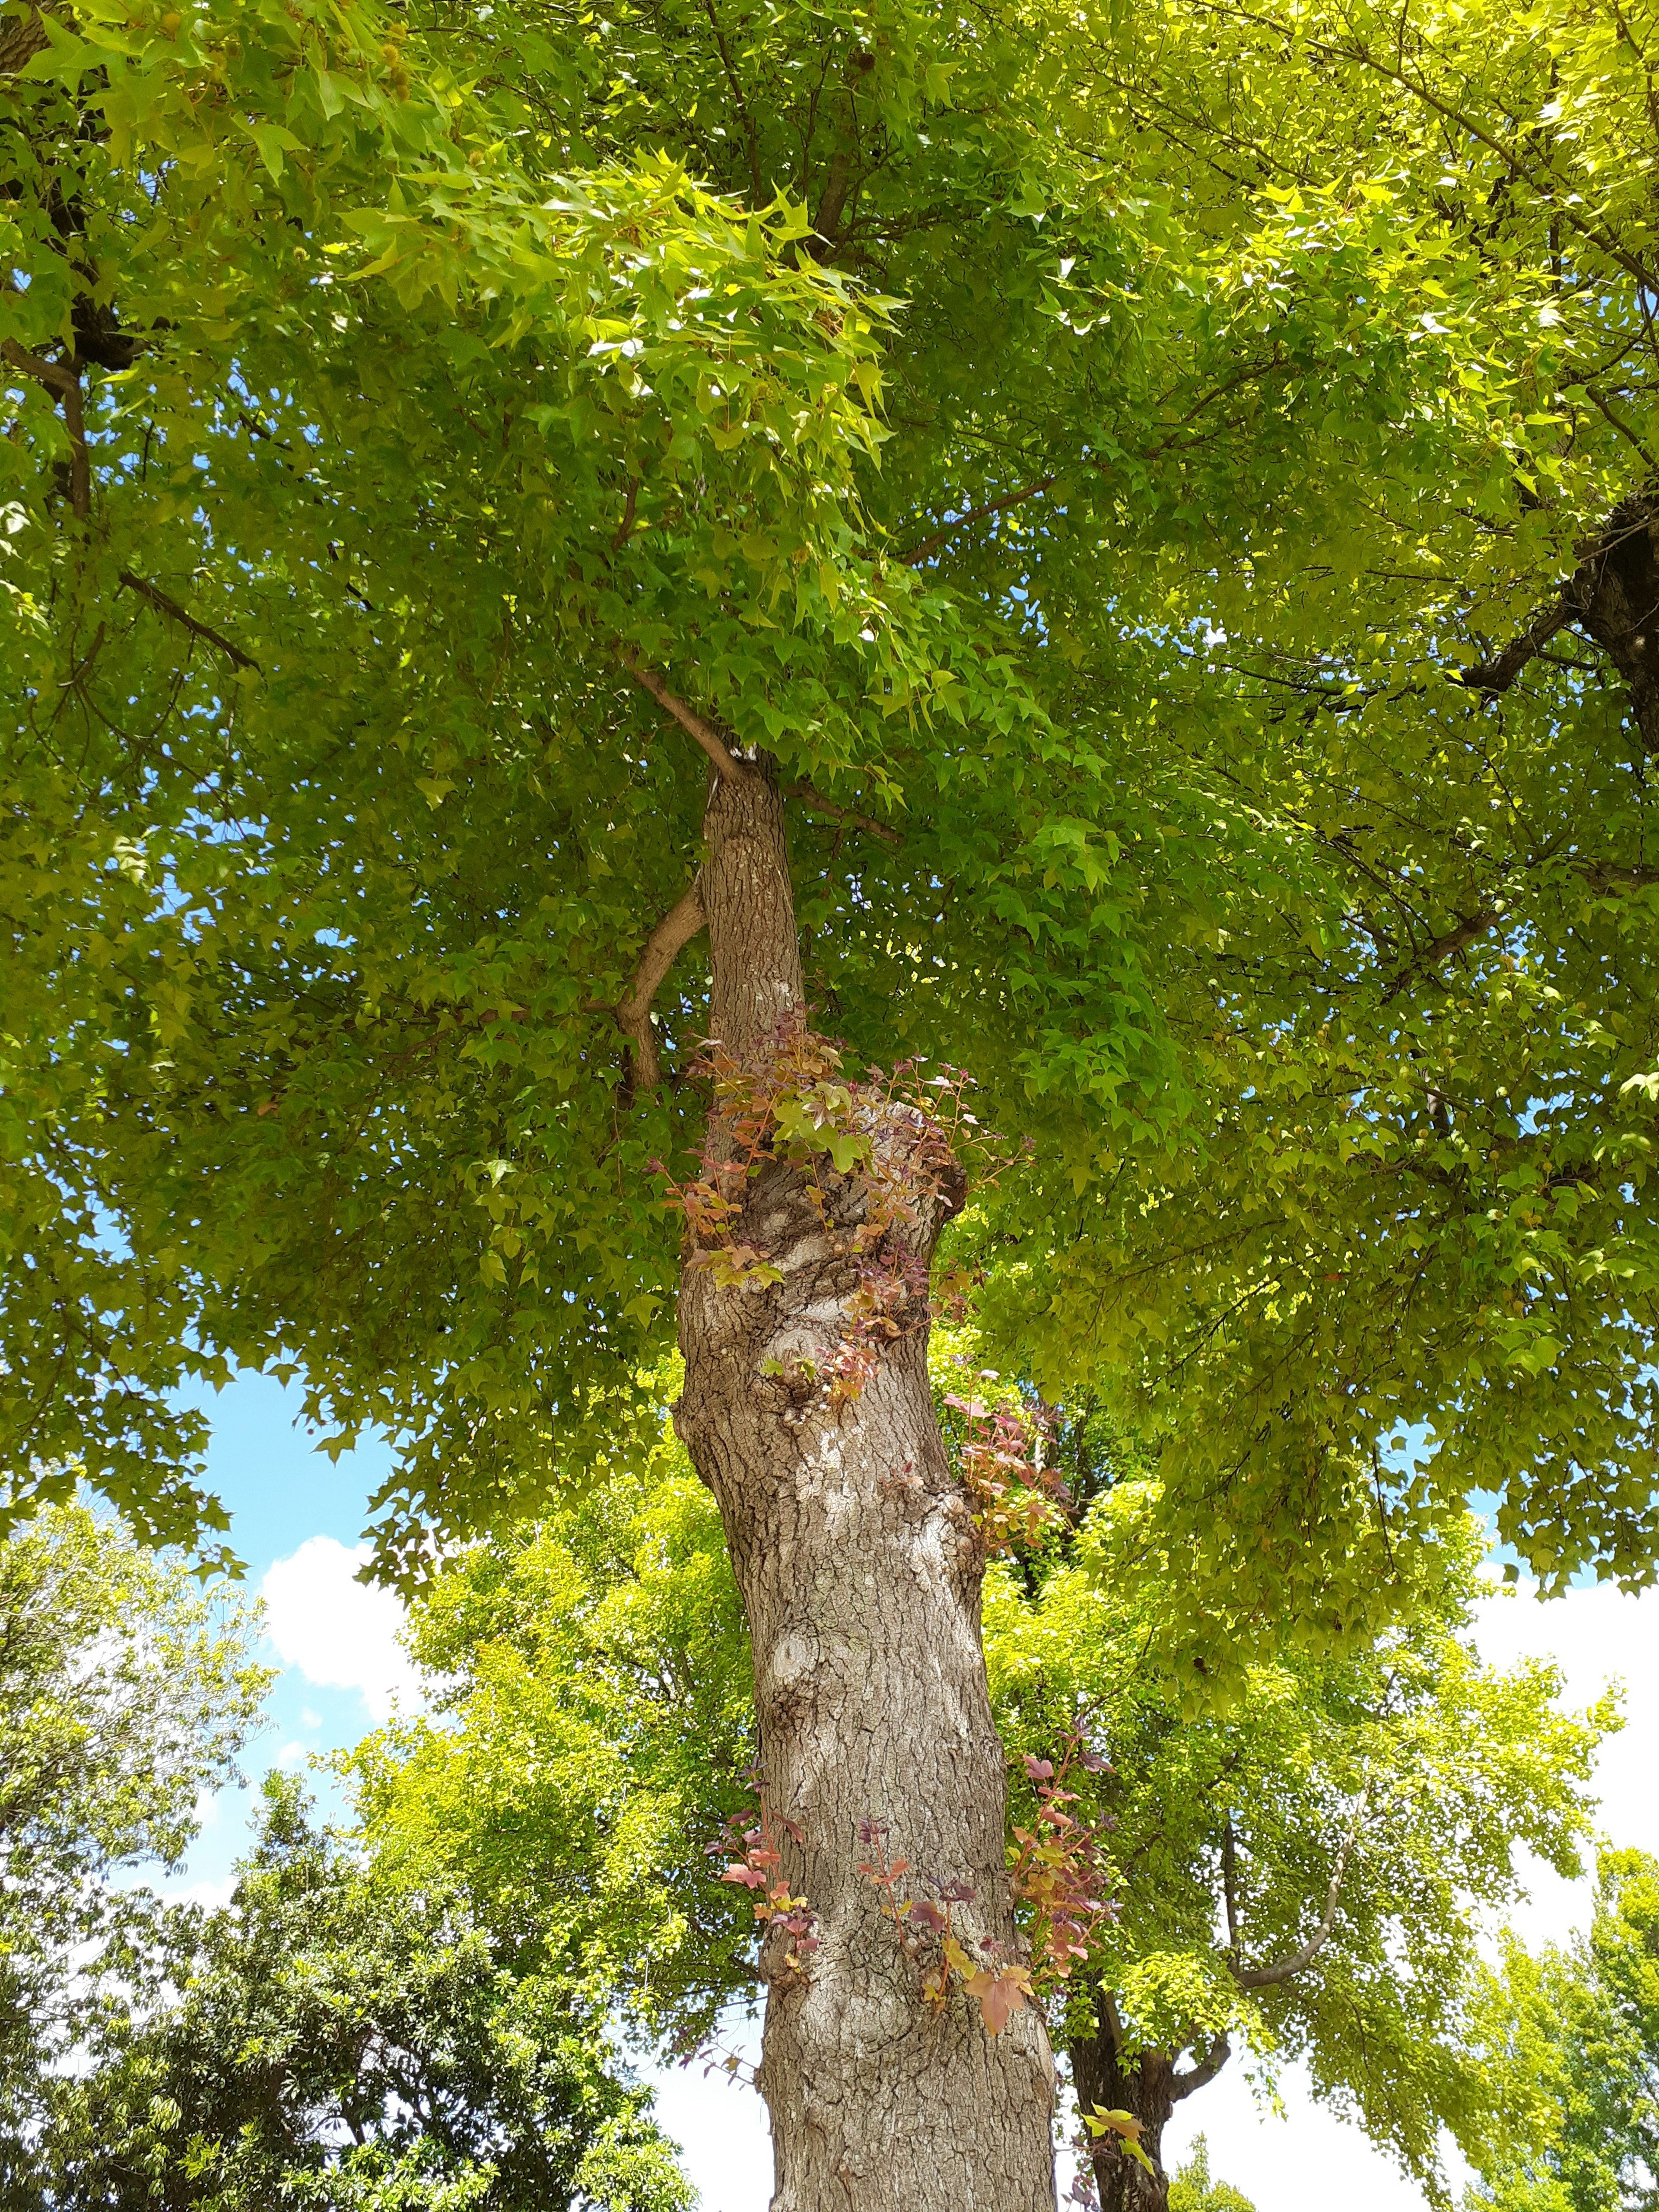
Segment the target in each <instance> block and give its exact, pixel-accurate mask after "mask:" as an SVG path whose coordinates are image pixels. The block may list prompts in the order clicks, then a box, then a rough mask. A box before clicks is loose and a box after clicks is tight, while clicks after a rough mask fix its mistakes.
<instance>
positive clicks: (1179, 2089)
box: [1170, 2035, 1233, 2105]
mask: <svg viewBox="0 0 1659 2212" xmlns="http://www.w3.org/2000/svg"><path fill="white" fill-rule="evenodd" d="M1232 2055H1233V2046H1232V2045H1231V2043H1229V2042H1228V2040H1227V2039H1226V2037H1225V2035H1218V2036H1217V2038H1216V2039H1215V2041H1214V2042H1213V2043H1212V2045H1210V2047H1209V2049H1208V2050H1207V2051H1206V2052H1205V2054H1204V2056H1203V2057H1202V2058H1200V2061H1199V2062H1198V2063H1197V2065H1196V2066H1194V2068H1193V2069H1192V2070H1191V2072H1190V2073H1187V2074H1171V2075H1170V2103H1171V2104H1172V2105H1178V2104H1179V2103H1180V2102H1181V2100H1182V2098H1183V2097H1190V2096H1191V2095H1192V2093H1193V2092H1194V2089H1202V2088H1205V2087H1207V2086H1208V2085H1209V2083H1210V2082H1212V2081H1214V2079H1215V2077H1216V2075H1218V2073H1219V2072H1220V2071H1221V2069H1222V2068H1223V2067H1224V2066H1225V2064H1226V2063H1227V2061H1228V2060H1229V2059H1230V2058H1231V2057H1232Z"/></svg>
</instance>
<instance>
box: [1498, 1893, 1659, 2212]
mask: <svg viewBox="0 0 1659 2212" xmlns="http://www.w3.org/2000/svg"><path fill="white" fill-rule="evenodd" d="M1598 1873H1599V1876H1600V1879H1599V1882H1598V1885H1597V1889H1596V1899H1595V1917H1594V1918H1593V1919H1592V1921H1591V1923H1590V1927H1589V1934H1588V1936H1577V1937H1575V1938H1574V1940H1573V1942H1571V1944H1570V1945H1569V1946H1568V1947H1567V1948H1566V1949H1565V1950H1560V1949H1558V1948H1555V1947H1554V1946H1553V1945H1552V1946H1550V1947H1548V1948H1546V1949H1545V1950H1543V1951H1542V1952H1541V1953H1540V1954H1538V1955H1537V1956H1536V1957H1532V1956H1529V1955H1528V1953H1527V1951H1526V1950H1525V1949H1524V1948H1522V1945H1521V1944H1520V1943H1518V1942H1516V1941H1515V1940H1514V1939H1513V1938H1511V1939H1510V1940H1509V1941H1508V1942H1506V1943H1505V1945H1504V1961H1503V1966H1502V1969H1501V1971H1500V1972H1498V1973H1497V1974H1494V1975H1491V1976H1489V1977H1488V1978H1487V1984H1486V2002H1485V2003H1484V2005H1483V2007H1482V2009H1481V2013H1480V2021H1479V2027H1480V2033H1481V2036H1482V2039H1483V2042H1484V2046H1485V2051H1486V2057H1487V2058H1488V2062H1489V2063H1490V2064H1491V2065H1492V2069H1493V2070H1494V2074H1495V2075H1496V2078H1497V2080H1498V2082H1499V2084H1500V2085H1501V2087H1502V2089H1503V2091H1504V2094H1505V2098H1506V2100H1507V2102H1508V2103H1509V2105H1510V2108H1511V2111H1512V2115H1513V2118H1512V2124H1511V2127H1510V2130H1509V2132H1508V2133H1507V2135H1506V2136H1504V2138H1503V2139H1502V2140H1501V2141H1500V2142H1499V2143H1498V2146H1497V2148H1496V2154H1495V2155H1493V2156H1492V2157H1491V2158H1490V2159H1489V2160H1483V2161H1482V2162H1481V2173H1480V2180H1479V2182H1478V2183H1477V2184H1476V2185H1475V2187H1474V2189H1473V2190H1472V2191H1470V2193H1469V2196H1468V2199H1467V2204H1468V2208H1469V2212H1479V2208H1489V2212H1649V2209H1650V2208H1651V2207H1652V2206H1653V2204H1654V2203H1656V2202H1659V1863H1656V1861H1655V1860H1653V1859H1652V1858H1650V1857H1649V1856H1648V1855H1647V1854H1646V1853H1645V1852H1643V1851H1629V1850H1624V1851H1616V1850H1605V1851H1603V1852H1602V1854H1601V1859H1600V1862H1599V1866H1598Z"/></svg>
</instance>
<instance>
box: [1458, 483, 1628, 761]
mask: <svg viewBox="0 0 1659 2212" xmlns="http://www.w3.org/2000/svg"><path fill="white" fill-rule="evenodd" d="M1569 626H1570V627H1571V628H1572V629H1577V630H1579V631H1581V632H1582V633H1583V635H1584V636H1586V637H1588V638H1590V639H1593V640H1594V641H1595V643H1596V644H1597V645H1599V646H1600V647H1601V649H1602V651H1603V652H1604V653H1606V654H1607V658H1608V659H1609V660H1610V661H1612V663H1613V666H1614V668H1615V669H1616V670H1617V671H1618V672H1619V674H1620V676H1621V677H1622V678H1624V681H1625V684H1626V689H1627V690H1628V691H1629V694H1630V702H1631V712H1632V715H1633V716H1634V718H1635V721H1636V726H1637V730H1638V733H1639V735H1640V738H1641V741H1642V748H1643V750H1644V752H1647V753H1659V493H1656V492H1655V491H1654V490H1652V489H1644V490H1642V491H1639V492H1637V493H1634V494H1632V496H1631V497H1630V498H1629V499H1627V500H1625V501H1622V502H1621V504H1620V506H1618V507H1615V508H1614V509H1613V513H1611V514H1610V515H1609V516H1608V518H1607V522H1606V524H1605V526H1603V527H1602V528H1601V530H1599V531H1598V532H1596V534H1595V537H1594V538H1591V539H1590V540H1589V542H1588V543H1587V544H1584V545H1583V546H1581V547H1580V549H1579V562H1578V566H1577V568H1576V569H1575V570H1574V571H1573V573H1572V574H1571V576H1570V577H1569V578H1568V579H1567V581H1566V582H1565V584H1564V585H1563V586H1562V587H1561V592H1560V596H1559V598H1558V599H1556V600H1554V601H1553V604H1552V605H1549V606H1547V607H1542V608H1541V609H1540V610H1539V611H1538V613H1537V614H1535V615H1534V617H1533V619H1532V621H1531V622H1530V623H1528V625H1527V627H1526V629H1524V630H1523V631H1522V633H1521V635H1519V636H1518V637H1516V638H1513V639H1511V640H1510V643H1509V644H1508V645H1506V646H1505V647H1504V649H1503V651H1502V652H1501V653H1498V654H1497V655H1496V656H1495V657H1494V658H1493V659H1491V660H1487V661H1483V662H1481V663H1480V665H1478V666H1476V667H1474V668H1468V669H1465V670H1464V671H1463V672H1462V682H1463V683H1465V684H1468V687H1469V688H1470V690H1474V691H1485V692H1487V693H1489V694H1492V695H1493V696H1496V695H1497V694H1498V693H1499V692H1503V691H1507V690H1509V688H1510V685H1511V684H1513V683H1514V682H1515V680H1516V678H1517V677H1518V676H1519V675H1520V673H1521V671H1522V669H1523V668H1525V667H1526V666H1527V665H1528V663H1529V662H1530V661H1531V660H1532V659H1534V657H1535V656H1536V655H1537V654H1539V653H1542V652H1543V651H1544V649H1545V647H1547V645H1548V643H1549V641H1550V640H1551V639H1552V638H1553V637H1554V636H1555V635H1556V634H1557V633H1558V632H1559V630H1561V629H1565V628H1568V627H1569Z"/></svg>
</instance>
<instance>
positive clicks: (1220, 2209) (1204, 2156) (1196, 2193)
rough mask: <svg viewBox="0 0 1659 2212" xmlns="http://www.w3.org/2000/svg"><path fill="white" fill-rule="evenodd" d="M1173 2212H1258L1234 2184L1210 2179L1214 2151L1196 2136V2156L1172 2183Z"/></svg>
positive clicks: (1171, 2204)
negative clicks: (1211, 2156)
mask: <svg viewBox="0 0 1659 2212" xmlns="http://www.w3.org/2000/svg"><path fill="white" fill-rule="evenodd" d="M1170 2212H1255V2205H1254V2204H1252V2203H1251V2202H1250V2200H1249V2197H1246V2196H1244V2195H1243V2192H1242V2191H1239V2190H1237V2189H1234V2188H1233V2187H1232V2186H1231V2184H1229V2183H1227V2182H1225V2181H1212V2179H1210V2147H1209V2145H1208V2143H1207V2142H1205V2140H1204V2138H1203V2136H1194V2138H1193V2154H1192V2156H1191V2157H1190V2158H1189V2159H1188V2160H1187V2161H1186V2162H1185V2164H1184V2165H1182V2166H1181V2167H1180V2168H1179V2169H1178V2170H1177V2171H1176V2172H1175V2173H1174V2174H1172V2175H1171V2176H1170Z"/></svg>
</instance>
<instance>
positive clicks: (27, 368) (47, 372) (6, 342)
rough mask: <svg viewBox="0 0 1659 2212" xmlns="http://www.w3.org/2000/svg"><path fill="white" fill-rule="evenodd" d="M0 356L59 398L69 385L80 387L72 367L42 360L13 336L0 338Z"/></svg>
mask: <svg viewBox="0 0 1659 2212" xmlns="http://www.w3.org/2000/svg"><path fill="white" fill-rule="evenodd" d="M0 356H3V358H4V359H5V360H6V362H8V363H9V365H10V366H11V367H12V368H21V370H22V372H23V374H24V375H25V376H32V377H33V379H34V380H35V382H36V383H37V384H44V385H45V386H46V389H47V391H48V392H57V393H58V396H59V398H62V396H63V394H64V392H67V391H69V390H70V387H71V386H74V387H75V388H76V390H78V389H79V388H80V383H81V380H80V378H79V377H78V376H76V374H75V371H74V370H73V369H72V368H64V365H63V363H62V362H57V361H46V360H44V359H43V358H42V357H41V356H40V354H38V353H30V352H29V350H28V349H27V347H26V346H20V345H19V344H18V343H17V341H16V339H15V338H0Z"/></svg>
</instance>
